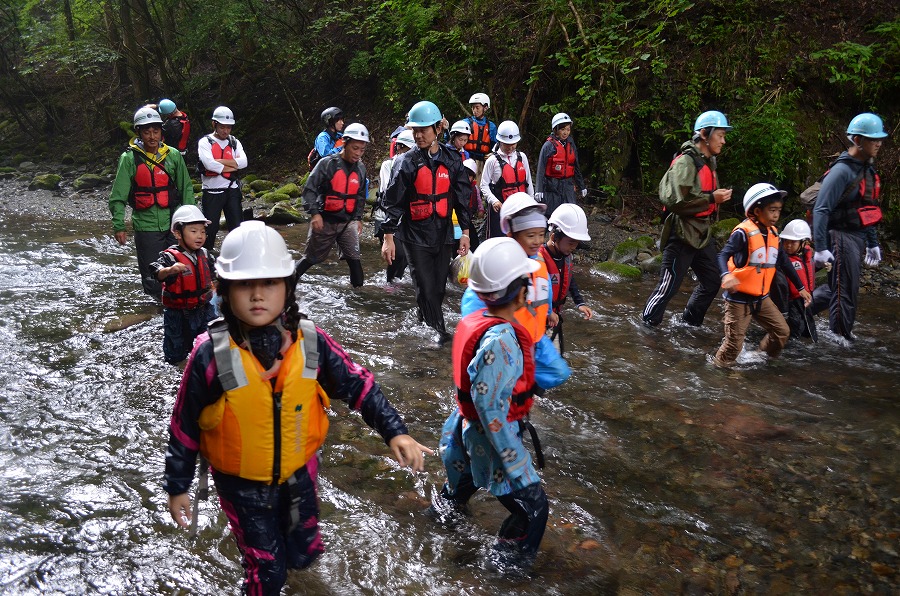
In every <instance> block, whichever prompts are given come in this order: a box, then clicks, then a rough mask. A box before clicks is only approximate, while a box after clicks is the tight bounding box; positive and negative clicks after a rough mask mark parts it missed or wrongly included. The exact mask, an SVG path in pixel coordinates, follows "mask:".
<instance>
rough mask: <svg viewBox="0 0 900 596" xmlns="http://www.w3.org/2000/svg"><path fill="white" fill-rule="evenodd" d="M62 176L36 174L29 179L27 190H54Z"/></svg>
mask: <svg viewBox="0 0 900 596" xmlns="http://www.w3.org/2000/svg"><path fill="white" fill-rule="evenodd" d="M60 180H62V176H60V175H59V174H38V175H37V176H35V177H34V178H32V179H31V184H29V185H28V190H56V189H58V188H59V182H60Z"/></svg>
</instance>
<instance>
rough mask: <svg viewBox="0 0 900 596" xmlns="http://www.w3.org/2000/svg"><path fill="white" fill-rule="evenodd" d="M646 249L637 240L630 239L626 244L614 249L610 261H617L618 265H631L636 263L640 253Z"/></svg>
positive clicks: (620, 244) (623, 243)
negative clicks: (633, 262)
mask: <svg viewBox="0 0 900 596" xmlns="http://www.w3.org/2000/svg"><path fill="white" fill-rule="evenodd" d="M642 248H644V247H643V246H641V245H640V244H639V243H638V242H637V241H636V240H632V239H630V238H629V239H628V240H626V241H624V242H620V243H619V244H618V245H616V247H615V248H614V249H613V251H612V253H611V254H610V255H609V260H610V261H615V262H616V263H629V262H632V261H634V259H635V258H636V257H637V254H638V252H639V251H640V250H641V249H642Z"/></svg>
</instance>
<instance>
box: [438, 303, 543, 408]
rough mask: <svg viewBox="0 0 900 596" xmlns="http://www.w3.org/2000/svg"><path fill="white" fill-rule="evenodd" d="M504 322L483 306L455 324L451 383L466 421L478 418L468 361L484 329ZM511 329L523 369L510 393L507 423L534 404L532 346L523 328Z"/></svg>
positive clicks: (513, 326)
mask: <svg viewBox="0 0 900 596" xmlns="http://www.w3.org/2000/svg"><path fill="white" fill-rule="evenodd" d="M503 323H507V321H505V320H503V319H501V318H499V317H492V316H490V315H489V314H488V312H487V309H486V308H483V309H481V310H476V311H475V312H473V313H470V314H468V315H466V316H465V317H463V319H462V320H461V321H460V322H459V324H458V325H457V326H456V333H455V334H454V335H453V382H454V383H455V384H456V403H457V404H458V405H459V411H460V412H461V413H462V415H463V417H464V418H465V419H466V420H473V421H474V420H478V411H477V410H476V409H475V404H474V403H472V393H471V392H472V379H471V377H469V373H468V370H467V369H468V368H469V363H470V362H472V358H474V357H475V354H476V353H477V352H478V347H479V345H480V344H481V338H482V337H484V334H485V333H486V332H487V330H488V329H490V328H491V327H493V326H494V325H500V324H503ZM512 328H513V330H514V331H515V332H516V339H518V341H519V347H520V348H521V349H522V360H523V370H522V376H521V377H519V378H518V379H517V380H516V384H515V387H513V391H512V395H511V396H510V402H509V411H508V412H507V414H506V419H507V421H509V422H512V421H514V420H521V419H522V418H524V417H525V416H526V415H527V414H528V411H529V410H531V405H532V404H533V403H534V394H533V390H534V346H533V344H532V341H531V337H530V336H529V334H528V331H527V330H526V329H524V328H523V327H522V326H521V325H519V324H518V323H512ZM484 422H488V421H484Z"/></svg>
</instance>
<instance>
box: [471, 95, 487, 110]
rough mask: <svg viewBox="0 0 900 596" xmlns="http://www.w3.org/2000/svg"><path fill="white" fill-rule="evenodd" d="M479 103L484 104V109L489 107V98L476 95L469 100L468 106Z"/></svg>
mask: <svg viewBox="0 0 900 596" xmlns="http://www.w3.org/2000/svg"><path fill="white" fill-rule="evenodd" d="M475 103H480V104H484V107H486V108H489V107H491V98H490V97H488V96H487V94H486V93H476V94H475V95H473V96H472V97H470V98H469V105H472V104H475Z"/></svg>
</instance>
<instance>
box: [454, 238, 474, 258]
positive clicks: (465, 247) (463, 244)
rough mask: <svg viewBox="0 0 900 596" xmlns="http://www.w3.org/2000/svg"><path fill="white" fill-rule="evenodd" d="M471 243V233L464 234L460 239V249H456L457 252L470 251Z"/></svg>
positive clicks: (459, 253) (464, 252)
mask: <svg viewBox="0 0 900 596" xmlns="http://www.w3.org/2000/svg"><path fill="white" fill-rule="evenodd" d="M470 244H471V240H470V239H469V235H468V234H463V235H462V236H461V237H460V239H459V250H457V251H456V254H458V255H464V254H466V253H468V252H469V246H470Z"/></svg>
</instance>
